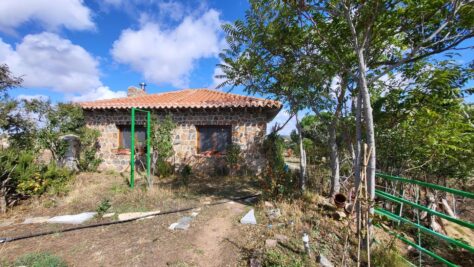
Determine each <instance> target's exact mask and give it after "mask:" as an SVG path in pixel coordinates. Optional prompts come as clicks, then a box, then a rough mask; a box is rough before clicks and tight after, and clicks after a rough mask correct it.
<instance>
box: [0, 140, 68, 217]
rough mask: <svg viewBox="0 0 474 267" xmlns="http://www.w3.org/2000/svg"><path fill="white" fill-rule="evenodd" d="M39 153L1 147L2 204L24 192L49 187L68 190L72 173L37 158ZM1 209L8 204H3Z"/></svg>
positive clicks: (37, 192) (29, 193)
mask: <svg viewBox="0 0 474 267" xmlns="http://www.w3.org/2000/svg"><path fill="white" fill-rule="evenodd" d="M35 158H36V155H34V154H33V153H31V152H28V151H23V150H21V151H20V150H17V149H14V148H9V149H4V150H0V175H1V176H0V185H1V187H0V193H1V196H2V198H3V201H2V203H3V204H2V205H7V206H11V205H12V204H14V203H15V202H16V201H17V200H18V199H19V198H20V197H21V196H26V197H28V196H33V195H41V194H43V193H45V192H46V191H49V193H50V194H58V193H63V192H66V191H67V188H66V185H67V184H68V182H69V180H70V179H71V177H72V173H71V172H70V171H69V170H67V169H65V168H60V167H58V166H57V165H56V164H54V163H52V164H49V165H44V164H40V163H37V162H36V161H35ZM0 209H1V211H5V210H6V206H2V207H0Z"/></svg>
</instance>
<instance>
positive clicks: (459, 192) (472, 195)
mask: <svg viewBox="0 0 474 267" xmlns="http://www.w3.org/2000/svg"><path fill="white" fill-rule="evenodd" d="M375 176H376V177H379V178H383V179H388V180H392V181H401V182H405V183H410V184H417V185H421V186H426V187H429V188H432V189H436V190H441V191H445V192H448V193H451V194H455V195H458V196H463V197H467V198H473V199H474V193H469V192H465V191H462V190H458V189H453V188H449V187H444V186H441V185H437V184H432V183H427V182H423V181H418V180H414V179H406V178H403V177H398V176H392V175H388V174H383V173H376V174H375Z"/></svg>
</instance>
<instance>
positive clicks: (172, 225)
mask: <svg viewBox="0 0 474 267" xmlns="http://www.w3.org/2000/svg"><path fill="white" fill-rule="evenodd" d="M176 225H178V223H172V224H170V226H169V227H168V229H170V230H174V228H175V227H176Z"/></svg>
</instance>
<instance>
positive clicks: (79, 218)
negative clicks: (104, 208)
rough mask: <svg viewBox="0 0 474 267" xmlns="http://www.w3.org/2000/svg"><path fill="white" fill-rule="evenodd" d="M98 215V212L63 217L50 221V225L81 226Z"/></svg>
mask: <svg viewBox="0 0 474 267" xmlns="http://www.w3.org/2000/svg"><path fill="white" fill-rule="evenodd" d="M96 214H97V212H83V213H79V214H75V215H62V216H56V217H53V218H50V219H48V220H47V221H46V222H48V223H65V224H81V223H84V222H85V221H88V220H90V219H92V218H94V216H95V215H96Z"/></svg>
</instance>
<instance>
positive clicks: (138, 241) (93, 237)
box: [0, 173, 257, 266]
mask: <svg viewBox="0 0 474 267" xmlns="http://www.w3.org/2000/svg"><path fill="white" fill-rule="evenodd" d="M142 182H143V181H142ZM255 193H257V191H256V190H255V181H253V180H252V179H247V178H245V177H219V178H216V177H207V178H203V177H195V178H194V179H193V180H191V182H190V183H189V184H187V185H183V184H182V183H181V182H180V181H179V179H168V180H162V179H156V186H155V188H153V189H152V190H145V189H144V188H143V187H142V185H141V182H140V181H138V182H137V187H136V188H135V189H133V190H132V189H129V188H128V186H127V184H126V182H125V181H124V177H123V175H120V174H105V173H100V174H99V173H89V174H81V175H80V176H78V177H77V178H76V180H75V181H74V182H73V183H72V184H71V186H70V188H69V192H68V193H67V194H65V195H63V196H44V197H42V198H39V199H32V200H30V201H28V202H26V203H23V204H22V205H19V206H17V207H15V208H14V210H12V211H10V212H9V213H7V215H2V216H0V237H16V236H22V235H28V234H30V233H38V232H43V231H57V230H59V229H62V228H70V227H73V226H72V225H60V224H46V223H43V224H29V225H25V224H21V222H22V221H23V220H24V219H25V218H30V217H34V216H56V215H64V214H76V213H80V212H85V211H94V210H95V209H96V208H97V206H98V204H99V203H100V202H101V201H102V200H104V199H107V200H109V201H110V203H111V205H112V207H111V208H110V209H109V211H108V212H116V213H122V212H136V211H155V210H160V211H168V210H174V209H182V208H188V207H201V210H200V211H199V214H198V215H197V216H196V217H195V218H194V219H193V221H192V222H191V226H190V228H189V229H188V230H176V231H173V230H169V229H168V227H169V225H170V224H172V223H174V222H176V221H177V220H178V219H179V218H182V217H183V216H189V215H190V214H191V211H188V212H180V213H173V214H166V215H160V216H156V217H153V218H150V219H144V220H138V221H134V222H129V223H123V224H116V225H109V226H102V227H97V228H90V229H83V230H78V231H72V232H66V233H56V234H53V235H48V236H42V237H36V238H31V239H25V240H20V241H15V242H11V243H6V244H0V265H2V263H3V264H5V263H11V262H13V261H14V260H15V259H17V258H18V257H21V256H22V255H24V254H27V253H33V252H48V253H51V254H53V255H56V256H59V257H61V258H62V259H64V260H65V261H66V262H67V263H68V264H69V265H70V266H237V265H240V264H243V265H245V264H244V263H246V262H247V259H246V255H245V253H242V249H241V248H239V246H238V245H236V244H241V243H242V242H241V241H240V240H242V237H245V235H246V233H247V232H248V231H247V230H246V229H247V228H248V227H249V226H246V225H241V224H240V223H239V219H240V218H241V217H242V216H243V215H244V214H245V212H246V211H247V210H249V209H250V206H249V203H247V202H245V201H241V202H233V201H232V202H230V203H225V204H219V205H208V204H209V203H210V202H212V203H214V202H215V201H217V200H222V199H229V198H232V197H239V196H247V195H252V194H255ZM110 220H116V218H109V219H98V218H94V219H93V220H91V221H90V222H88V224H93V223H98V222H104V221H110ZM6 222H12V223H13V224H10V225H4V224H7V223H6ZM2 224H3V225H2ZM254 227H255V226H254Z"/></svg>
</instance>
